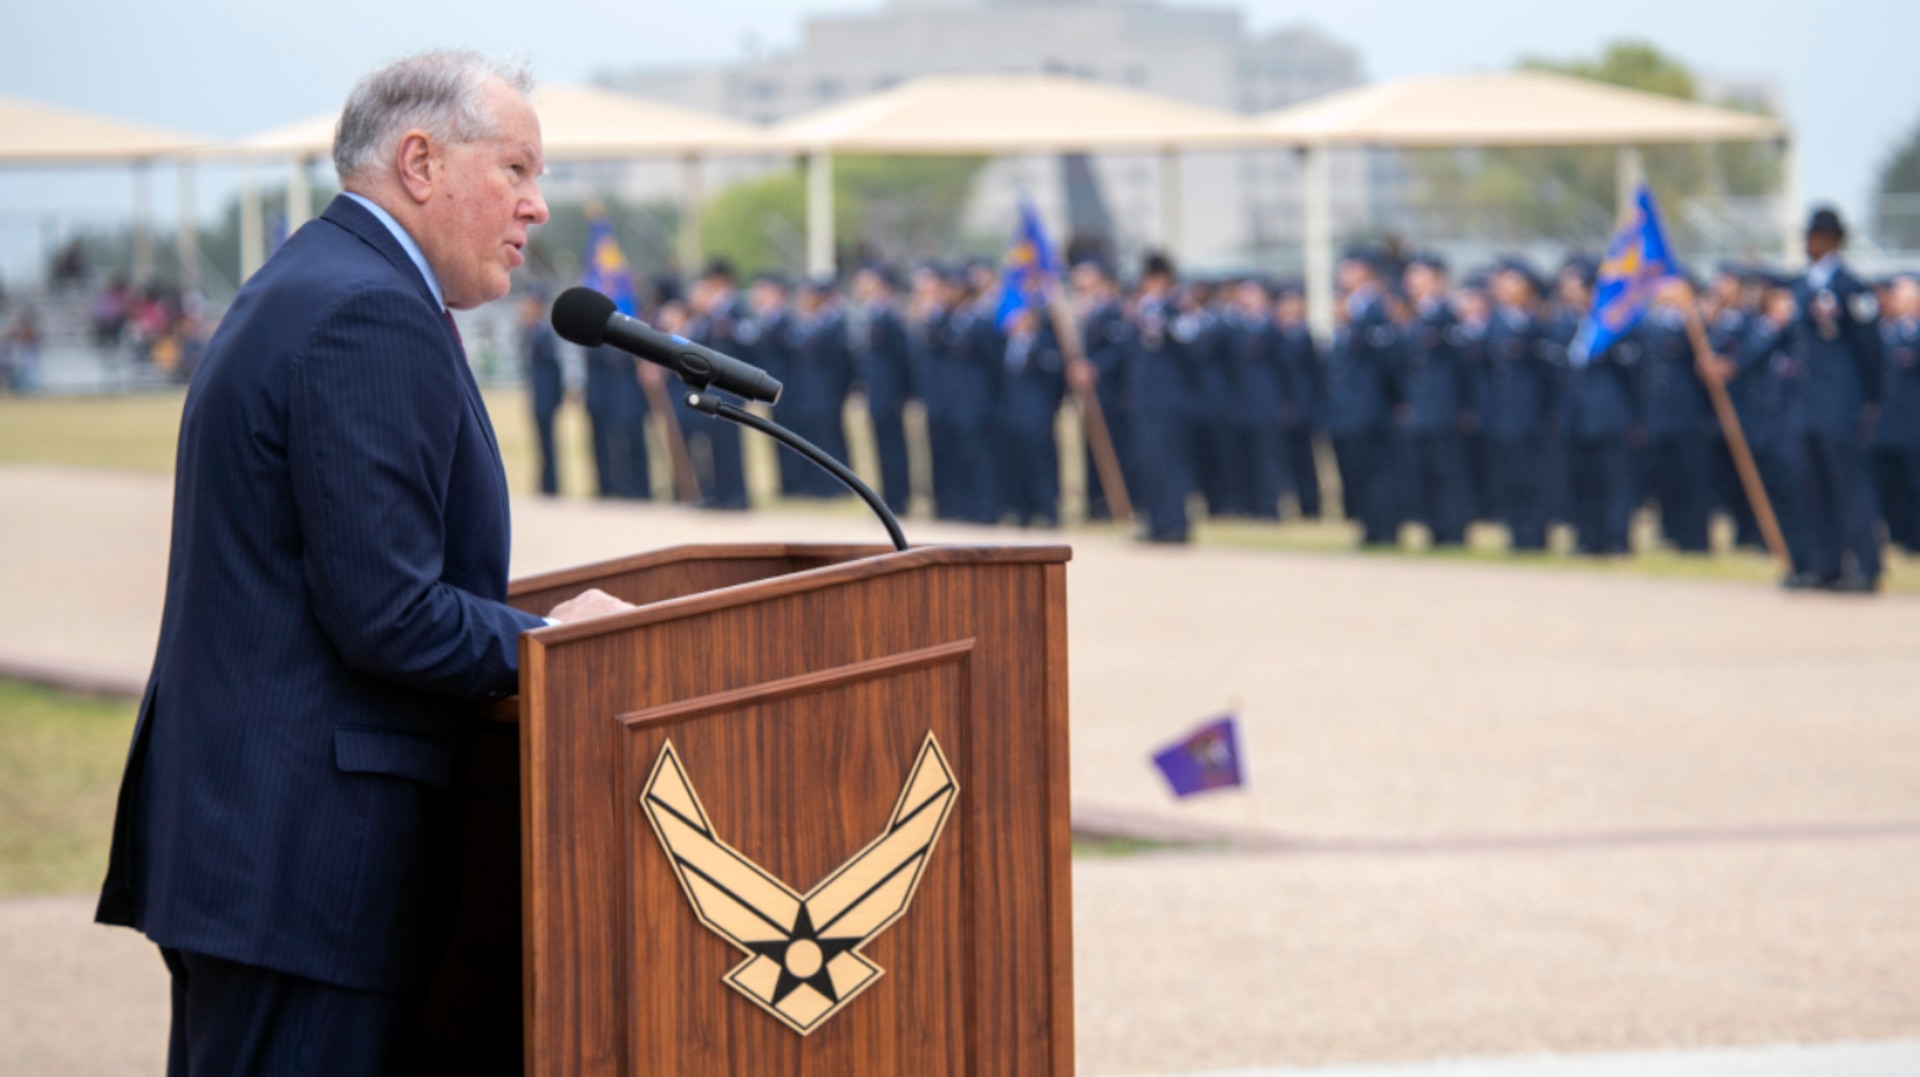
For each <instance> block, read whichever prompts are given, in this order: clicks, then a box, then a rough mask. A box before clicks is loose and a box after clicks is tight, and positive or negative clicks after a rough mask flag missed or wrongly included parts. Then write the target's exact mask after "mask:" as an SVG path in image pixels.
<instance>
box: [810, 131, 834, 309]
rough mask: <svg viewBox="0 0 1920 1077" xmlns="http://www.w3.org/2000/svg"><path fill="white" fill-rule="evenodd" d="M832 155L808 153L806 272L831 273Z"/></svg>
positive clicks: (819, 275) (825, 275)
mask: <svg viewBox="0 0 1920 1077" xmlns="http://www.w3.org/2000/svg"><path fill="white" fill-rule="evenodd" d="M833 258H834V254H833V155H832V154H831V153H828V152H827V151H826V150H815V151H814V152H812V153H810V154H808V155H807V276H809V277H812V278H815V279H821V278H825V277H831V276H833V271H834V265H833Z"/></svg>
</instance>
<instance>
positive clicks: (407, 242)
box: [341, 191, 447, 310]
mask: <svg viewBox="0 0 1920 1077" xmlns="http://www.w3.org/2000/svg"><path fill="white" fill-rule="evenodd" d="M341 193H342V194H345V195H346V196H347V197H348V198H351V199H353V200H354V201H355V202H358V203H360V205H361V206H362V207H364V208H365V209H366V211H367V212H368V213H371V214H373V216H374V219H375V220H377V221H379V222H380V223H381V224H384V225H386V226H387V231H389V232H392V233H393V238H394V240H395V241H396V242H397V243H399V244H400V249H401V250H403V251H406V252H407V257H409V258H411V259H413V264H414V265H415V266H417V267H419V269H420V275H421V276H422V277H425V278H426V280H427V290H428V291H430V292H432V293H433V301H434V302H435V303H438V304H440V309H441V310H445V309H447V299H446V297H445V296H444V295H441V294H440V278H439V277H436V276H434V275H433V267H432V266H430V265H428V264H427V256H426V253H425V252H423V251H422V250H421V249H420V244H418V243H415V242H414V241H413V237H412V236H410V235H408V234H407V230H406V229H405V228H402V227H400V222H399V221H396V220H394V219H393V214H391V213H388V212H387V211H386V210H384V209H381V208H380V207H379V206H378V205H377V204H375V203H374V201H373V199H371V198H364V197H362V196H360V195H357V194H354V193H353V192H352V191H343V192H341Z"/></svg>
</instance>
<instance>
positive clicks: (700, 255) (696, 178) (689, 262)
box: [680, 153, 811, 277]
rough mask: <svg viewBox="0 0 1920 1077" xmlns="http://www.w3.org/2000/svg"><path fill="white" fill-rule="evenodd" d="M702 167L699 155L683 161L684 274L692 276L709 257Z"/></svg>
mask: <svg viewBox="0 0 1920 1077" xmlns="http://www.w3.org/2000/svg"><path fill="white" fill-rule="evenodd" d="M700 166H701V161H700V157H699V155H698V154H692V153H689V154H687V155H686V156H685V157H683V158H681V159H680V272H681V275H683V276H688V277H691V276H692V275H693V274H695V273H698V272H699V271H700V263H701V262H702V261H703V260H704V259H705V258H706V250H705V243H704V240H703V237H702V236H701V234H700V206H701V203H702V202H704V201H705V200H706V190H705V184H704V180H705V177H704V176H703V175H702V174H701V167H700ZM809 221H811V216H809ZM809 227H811V225H809Z"/></svg>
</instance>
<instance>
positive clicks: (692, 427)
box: [675, 259, 752, 510]
mask: <svg viewBox="0 0 1920 1077" xmlns="http://www.w3.org/2000/svg"><path fill="white" fill-rule="evenodd" d="M693 307H694V311H693V320H692V321H691V322H690V323H689V324H688V326H687V339H689V340H691V341H693V342H694V343H696V344H704V345H706V346H707V347H709V348H712V349H713V350H714V351H717V352H720V353H722V354H725V355H735V356H738V355H740V354H742V353H743V352H746V351H748V350H749V349H748V348H747V347H746V346H745V345H744V344H743V343H742V342H741V340H740V339H739V336H738V331H739V329H740V327H741V323H743V322H745V321H748V320H750V319H751V317H752V312H751V311H749V310H748V308H747V304H746V302H745V301H744V300H742V299H741V297H740V294H739V292H737V291H735V289H734V276H733V267H732V265H730V264H729V263H727V262H726V261H725V260H723V259H715V260H714V262H713V263H712V264H710V265H709V266H708V267H707V273H706V276H705V278H704V279H703V280H702V281H701V287H700V292H699V293H698V295H697V297H696V298H695V301H694V303H693ZM684 395H685V394H682V393H676V394H675V396H676V402H675V409H676V413H677V415H678V417H679V421H680V429H681V431H682V433H683V434H684V435H685V436H686V439H687V441H688V447H689V449H690V450H691V455H692V457H693V461H694V466H695V467H696V468H697V469H698V472H699V478H700V493H701V496H702V502H701V503H702V504H703V505H704V506H705V507H707V508H712V509H731V510H738V509H745V508H746V507H747V472H746V467H745V461H744V458H743V457H742V456H741V453H740V428H739V427H737V426H735V425H733V424H732V423H730V422H727V421H726V420H724V419H716V418H714V417H713V416H711V415H708V414H707V413H705V412H701V411H695V410H693V409H692V408H689V407H687V406H686V404H685V402H684V400H682V399H678V398H680V397H683V396H684Z"/></svg>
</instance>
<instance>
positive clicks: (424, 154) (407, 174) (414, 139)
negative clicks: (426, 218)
mask: <svg viewBox="0 0 1920 1077" xmlns="http://www.w3.org/2000/svg"><path fill="white" fill-rule="evenodd" d="M394 156H395V157H397V158H398V160H399V166H400V186H402V187H404V188H406V191H407V194H408V195H409V196H410V197H412V199H413V200H414V201H415V202H418V203H421V204H422V205H424V204H426V202H427V200H428V199H431V198H432V197H433V191H434V188H435V187H438V186H439V180H440V175H441V170H440V153H439V148H438V147H437V146H435V145H434V143H433V136H432V135H429V134H427V133H426V132H425V131H422V130H420V129H419V128H417V127H416V128H414V129H413V130H411V131H408V132H407V133H406V134H404V135H401V136H400V145H399V146H398V147H397V148H396V149H395V150H394Z"/></svg>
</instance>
